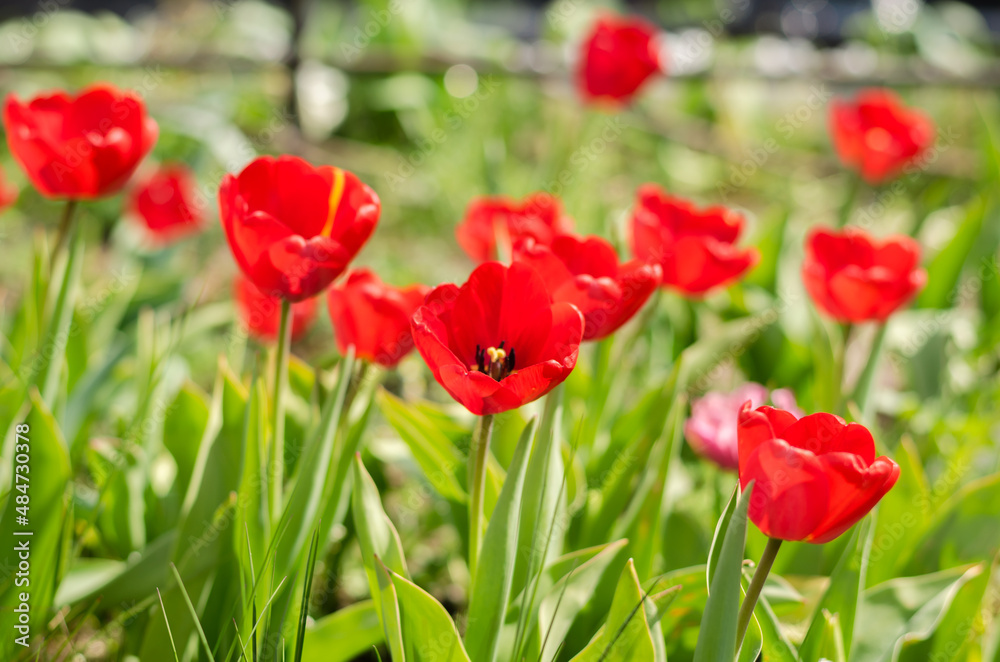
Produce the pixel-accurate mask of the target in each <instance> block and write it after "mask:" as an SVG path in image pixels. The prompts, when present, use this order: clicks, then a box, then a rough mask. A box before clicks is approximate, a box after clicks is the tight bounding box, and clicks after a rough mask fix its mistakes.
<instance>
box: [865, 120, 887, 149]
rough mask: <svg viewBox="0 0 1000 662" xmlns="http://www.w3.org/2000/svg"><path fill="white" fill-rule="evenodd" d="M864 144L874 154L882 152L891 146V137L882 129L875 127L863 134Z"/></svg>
mask: <svg viewBox="0 0 1000 662" xmlns="http://www.w3.org/2000/svg"><path fill="white" fill-rule="evenodd" d="M865 144H866V145H868V148H869V149H873V150H875V151H876V152H884V151H886V150H887V149H889V146H890V145H891V144H892V136H891V135H890V134H889V132H888V131H886V130H885V129H883V128H882V127H880V126H876V127H873V128H871V129H868V132H867V133H866V134H865Z"/></svg>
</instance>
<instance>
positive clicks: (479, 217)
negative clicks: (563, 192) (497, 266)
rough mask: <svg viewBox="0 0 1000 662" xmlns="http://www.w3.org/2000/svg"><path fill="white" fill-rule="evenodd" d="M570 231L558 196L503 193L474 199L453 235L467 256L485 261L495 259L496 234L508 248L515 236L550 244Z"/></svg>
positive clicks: (568, 220)
mask: <svg viewBox="0 0 1000 662" xmlns="http://www.w3.org/2000/svg"><path fill="white" fill-rule="evenodd" d="M572 231H573V220H572V219H571V218H570V217H568V216H566V215H565V214H563V209H562V204H561V203H560V202H559V199H558V198H556V197H554V196H551V195H549V194H548V193H534V194H532V195H529V196H527V197H526V198H524V200H522V201H520V202H518V201H516V200H512V199H510V198H508V197H506V196H482V197H478V198H473V199H472V201H471V202H469V207H468V209H466V211H465V218H464V219H463V220H462V222H461V224H459V225H458V227H456V228H455V237H456V239H458V244H459V245H460V246H461V247H462V250H464V251H465V252H466V254H467V255H468V256H469V257H470V258H472V259H473V260H475V261H476V262H486V261H487V260H495V259H496V258H497V240H498V237H499V240H500V241H502V242H503V243H504V244H505V246H504V247H503V248H504V249H505V250H507V251H509V250H510V248H511V245H512V244H513V243H515V242H516V241H517V240H518V239H523V238H526V237H530V238H531V239H534V240H535V241H536V242H538V243H540V244H550V243H552V240H553V239H554V238H555V237H556V236H557V235H560V234H563V233H567V232H572Z"/></svg>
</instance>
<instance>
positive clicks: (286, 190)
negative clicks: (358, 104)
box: [219, 156, 380, 301]
mask: <svg viewBox="0 0 1000 662" xmlns="http://www.w3.org/2000/svg"><path fill="white" fill-rule="evenodd" d="M219 208H220V213H221V217H222V227H223V228H224V229H225V231H226V238H227V239H228V240H229V246H230V248H231V249H232V251H233V256H234V257H235V258H236V262H237V263H238V264H239V265H240V269H242V270H243V273H244V274H246V275H247V277H248V278H249V279H250V280H251V281H253V283H254V285H256V286H257V287H258V288H259V289H261V290H263V291H265V292H277V293H279V294H280V296H282V297H283V298H285V299H288V300H290V301H301V300H302V299H308V298H309V297H311V296H314V295H316V294H318V293H319V292H321V291H323V290H324V289H326V288H327V287H328V286H329V285H330V283H332V282H333V280H334V279H335V278H336V277H337V276H339V275H340V274H341V273H343V272H344V270H345V269H346V268H347V265H348V264H349V263H350V261H351V260H353V259H354V256H355V255H357V253H358V251H359V250H361V247H362V246H363V245H364V243H365V242H366V241H367V240H368V237H370V236H371V234H372V231H373V230H374V229H375V224H376V222H378V216H379V211H380V204H379V199H378V196H377V195H375V192H374V191H372V190H371V189H370V188H368V186H366V185H365V184H363V183H362V182H361V180H359V179H358V178H357V176H355V175H354V174H353V173H350V172H347V171H346V170H341V169H340V168H334V167H332V166H312V165H310V164H308V163H306V162H305V161H303V160H302V159H300V158H297V157H294V156H281V157H278V158H273V157H270V156H263V157H260V158H258V159H256V160H254V161H253V162H252V163H250V165H248V166H247V167H246V168H244V170H243V172H241V173H240V174H239V175H232V174H229V175H226V176H225V177H224V178H223V180H222V186H221V188H220V189H219Z"/></svg>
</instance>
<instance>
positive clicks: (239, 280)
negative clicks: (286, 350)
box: [233, 274, 316, 341]
mask: <svg viewBox="0 0 1000 662" xmlns="http://www.w3.org/2000/svg"><path fill="white" fill-rule="evenodd" d="M233 295H234V298H235V299H236V306H237V307H238V308H239V311H240V317H241V318H242V320H243V324H245V325H246V327H247V330H248V331H249V332H250V334H251V335H253V336H254V337H255V338H259V339H260V340H268V341H270V340H275V339H276V338H277V337H278V330H279V327H280V326H281V297H276V296H268V295H267V294H265V293H264V292H261V291H260V290H258V289H257V286H256V285H254V284H253V283H251V282H250V281H249V280H248V279H247V277H246V276H244V275H242V274H240V275H238V276H237V277H236V278H235V280H233ZM315 319H316V298H315V297H314V298H312V299H304V300H302V301H299V302H298V303H294V304H292V340H295V339H296V338H298V337H299V336H301V335H302V334H303V333H305V332H306V331H307V330H308V329H309V327H310V326H311V325H312V323H313V320H315Z"/></svg>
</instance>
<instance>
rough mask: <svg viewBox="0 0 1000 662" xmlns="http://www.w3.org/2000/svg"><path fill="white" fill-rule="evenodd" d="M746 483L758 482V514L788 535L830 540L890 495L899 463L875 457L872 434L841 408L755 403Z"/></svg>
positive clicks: (747, 423) (754, 501) (743, 464)
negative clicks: (810, 409)
mask: <svg viewBox="0 0 1000 662" xmlns="http://www.w3.org/2000/svg"><path fill="white" fill-rule="evenodd" d="M739 455H740V485H741V486H742V487H743V489H746V487H747V485H748V484H749V483H750V481H754V489H753V496H752V497H751V499H750V511H749V514H750V519H751V520H752V521H753V523H754V524H756V525H757V528H759V529H760V530H761V531H762V532H763V533H764V534H765V535H767V536H769V537H771V538H779V539H781V540H799V541H805V542H812V543H825V542H830V541H831V540H833V539H834V538H837V537H838V536H840V535H841V534H842V533H844V532H845V531H847V530H848V529H849V528H851V527H852V526H854V525H855V524H856V523H857V522H858V521H859V520H860V519H861V518H863V517H864V516H865V515H867V514H868V511H870V510H871V509H872V508H874V507H875V504H877V503H878V502H879V500H880V499H881V498H882V497H883V496H885V494H886V493H887V492H888V491H889V490H890V489H892V486H893V485H895V484H896V479H897V478H899V466H898V465H897V464H896V463H895V462H893V461H892V460H891V459H890V458H888V457H886V456H881V457H875V442H874V440H873V439H872V435H871V433H870V432H869V431H868V430H867V429H865V428H864V426H861V425H858V424H857V423H850V424H848V423H845V422H844V420H843V419H842V418H840V417H839V416H834V415H833V414H811V415H809V416H804V417H802V418H800V419H796V418H795V415H794V414H791V413H789V412H787V411H783V410H781V409H774V408H772V407H759V408H757V409H756V410H754V409H751V406H750V403H749V402H748V403H746V404H745V405H744V406H743V409H742V410H741V411H740V421H739Z"/></svg>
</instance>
